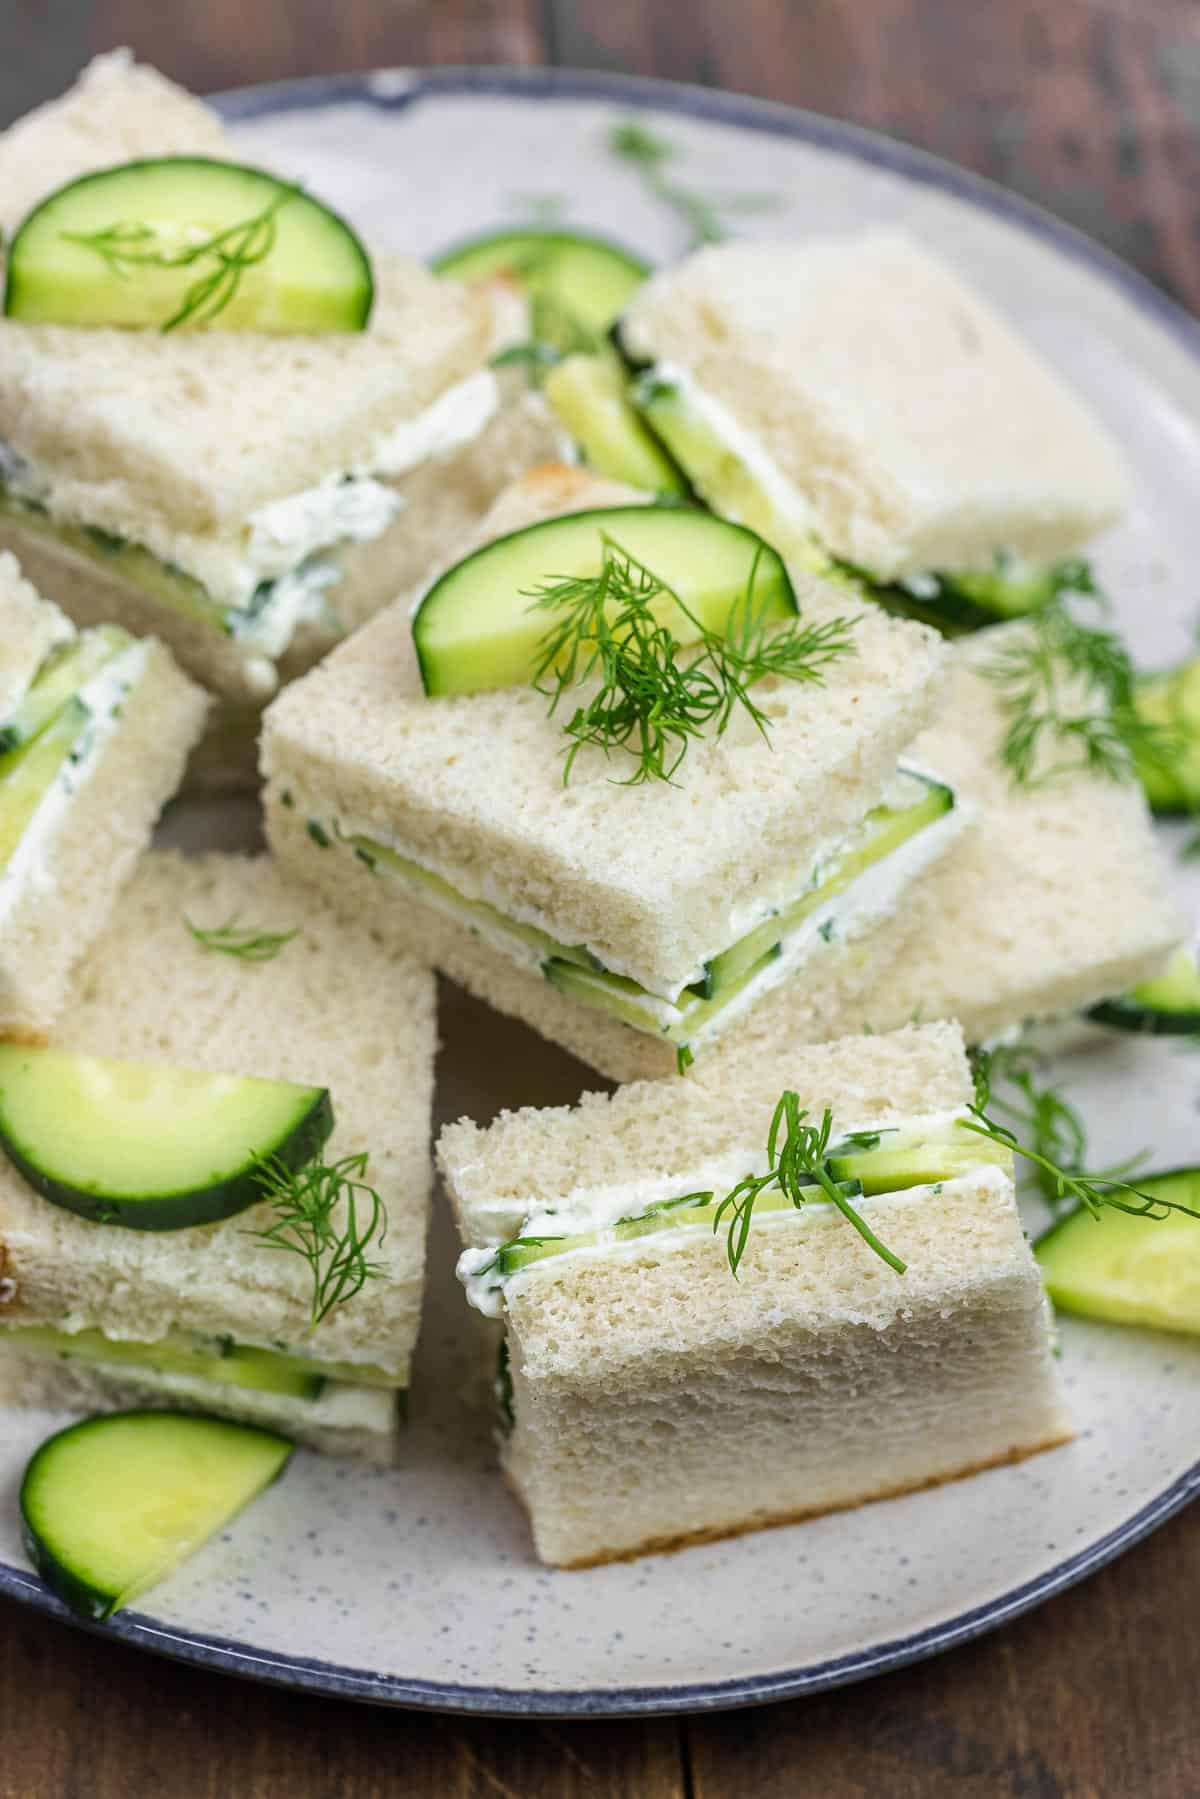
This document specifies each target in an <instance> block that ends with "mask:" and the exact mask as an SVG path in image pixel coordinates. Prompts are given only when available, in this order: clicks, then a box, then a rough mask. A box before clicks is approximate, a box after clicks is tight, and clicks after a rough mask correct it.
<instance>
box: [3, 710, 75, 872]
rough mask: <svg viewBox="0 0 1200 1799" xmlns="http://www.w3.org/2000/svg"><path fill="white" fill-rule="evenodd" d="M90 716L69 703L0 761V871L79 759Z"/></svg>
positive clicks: (10, 859)
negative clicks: (49, 795) (52, 789)
mask: <svg viewBox="0 0 1200 1799" xmlns="http://www.w3.org/2000/svg"><path fill="white" fill-rule="evenodd" d="M90 717H91V713H90V712H89V711H88V708H87V707H86V706H85V705H84V703H83V701H82V700H80V699H71V700H68V701H67V704H66V705H65V706H64V707H63V708H62V710H61V712H59V714H58V716H57V718H55V719H53V720H52V721H51V723H50V724H48V725H47V726H46V727H45V729H44V730H43V731H42V732H41V733H40V734H39V735H38V736H36V737H33V738H31V739H29V740H27V741H26V742H25V743H23V744H21V745H19V746H18V748H16V749H15V750H9V752H8V754H7V755H6V756H3V757H0V870H3V869H5V868H7V866H8V864H9V863H10V862H11V861H12V858H13V856H14V855H15V854H16V850H17V846H18V844H19V843H20V841H21V839H22V837H23V836H24V835H25V832H26V830H27V829H28V827H29V824H30V822H31V821H32V819H33V815H34V813H35V812H36V811H37V809H38V807H39V806H40V805H41V803H42V801H43V800H44V799H45V798H46V795H47V794H48V793H49V791H50V789H51V788H52V787H53V786H54V783H55V782H56V781H57V780H58V779H59V777H60V776H61V775H62V774H63V773H64V771H65V770H66V769H67V768H69V767H70V765H71V762H72V760H73V759H74V758H75V757H76V756H77V755H78V753H79V750H78V746H79V742H80V738H81V737H82V735H83V733H84V732H85V731H86V729H87V725H88V721H89V719H90Z"/></svg>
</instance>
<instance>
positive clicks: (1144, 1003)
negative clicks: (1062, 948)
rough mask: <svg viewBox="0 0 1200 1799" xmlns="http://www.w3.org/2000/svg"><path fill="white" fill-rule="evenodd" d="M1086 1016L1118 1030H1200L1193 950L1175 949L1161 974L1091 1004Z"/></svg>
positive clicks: (1171, 1033) (1199, 979)
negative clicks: (1114, 995)
mask: <svg viewBox="0 0 1200 1799" xmlns="http://www.w3.org/2000/svg"><path fill="white" fill-rule="evenodd" d="M1088 1016H1089V1017H1090V1018H1094V1019H1095V1020H1096V1022H1097V1023H1098V1024H1107V1025H1112V1026H1113V1027H1114V1028H1115V1029H1116V1030H1118V1031H1146V1032H1149V1033H1150V1035H1152V1036H1155V1037H1190V1036H1193V1035H1194V1034H1195V1033H1196V1032H1197V1031H1200V967H1197V965H1196V952H1195V951H1194V950H1192V949H1188V948H1186V947H1182V946H1181V947H1180V948H1179V949H1177V950H1176V951H1175V954H1174V955H1173V956H1172V957H1171V960H1170V961H1169V962H1168V963H1167V966H1166V968H1165V969H1164V970H1163V972H1162V974H1160V975H1154V976H1152V977H1151V979H1150V980H1148V981H1142V982H1141V984H1140V985H1139V986H1137V987H1131V988H1130V990H1129V992H1128V993H1123V994H1121V995H1120V996H1119V997H1118V998H1116V999H1106V1000H1102V1001H1101V1002H1100V1004H1099V1005H1098V1006H1092V1007H1091V1009H1090V1011H1089V1013H1088Z"/></svg>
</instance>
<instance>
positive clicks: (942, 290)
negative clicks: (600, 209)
mask: <svg viewBox="0 0 1200 1799" xmlns="http://www.w3.org/2000/svg"><path fill="white" fill-rule="evenodd" d="M620 341H621V344H622V346H623V348H624V350H625V353H626V355H627V356H628V358H629V359H630V361H631V362H632V363H633V364H634V365H635V367H636V369H637V371H638V373H637V376H636V379H635V381H634V384H633V389H632V394H633V399H634V402H635V404H636V405H637V406H638V407H639V408H640V410H641V413H642V416H643V418H644V419H645V420H646V422H647V423H648V424H649V425H650V426H651V427H652V428H653V429H654V430H655V431H656V432H657V433H658V435H659V436H660V437H661V439H662V441H663V443H664V444H665V446H666V447H667V449H668V450H669V451H670V452H671V454H672V455H673V456H674V458H675V460H676V461H677V462H678V463H679V464H680V465H681V467H682V468H683V469H684V471H685V473H686V474H687V475H688V477H689V478H690V480H691V482H692V485H693V486H694V487H695V489H696V490H697V491H698V492H699V493H700V494H701V495H702V496H703V497H704V499H705V500H706V501H707V502H708V504H709V505H710V506H712V507H713V509H714V510H715V511H717V512H720V513H722V514H723V515H724V516H726V517H728V518H736V519H742V520H744V521H745V522H746V523H748V524H751V525H754V526H755V527H756V528H757V529H758V530H760V531H762V532H763V534H764V536H766V537H768V538H769V539H770V540H771V542H773V543H776V544H779V545H781V546H787V547H788V548H789V550H791V551H793V552H795V553H796V554H797V555H798V556H799V557H800V558H802V559H803V560H806V561H808V562H809V563H810V564H811V566H812V567H814V568H815V569H818V570H823V571H825V572H829V571H831V570H832V571H833V572H835V573H837V574H838V575H839V576H840V577H841V578H843V579H845V580H846V581H847V582H848V583H849V584H850V585H851V586H853V587H855V588H857V589H858V590H860V591H863V592H865V593H867V594H869V595H870V596H871V597H872V598H875V599H878V600H881V601H882V602H883V603H884V604H886V605H888V606H890V607H892V608H894V609H896V610H899V611H901V612H905V613H908V614H910V615H912V616H916V617H921V618H924V619H926V620H928V621H929V622H932V623H934V624H936V625H937V626H938V627H939V628H940V629H945V630H949V631H952V632H957V631H961V630H964V629H974V628H975V627H977V626H979V625H981V624H991V623H995V622H996V621H997V620H998V619H1005V618H1009V617H1012V616H1013V615H1014V614H1017V613H1023V612H1027V611H1030V610H1032V609H1034V608H1035V607H1037V606H1039V605H1041V604H1043V603H1044V602H1045V601H1047V600H1048V599H1050V598H1052V597H1054V595H1055V594H1057V593H1058V592H1060V591H1062V590H1063V589H1070V588H1072V587H1075V586H1079V585H1081V584H1086V583H1087V580H1088V575H1087V571H1086V569H1085V568H1084V567H1082V566H1081V565H1080V563H1079V562H1078V559H1077V558H1078V552H1079V550H1080V549H1081V548H1082V547H1083V546H1084V545H1085V544H1086V543H1087V542H1088V540H1089V539H1090V538H1092V537H1093V536H1094V535H1095V534H1096V533H1097V532H1098V531H1100V530H1102V529H1103V528H1104V527H1105V526H1107V525H1109V524H1112V523H1113V522H1114V520H1115V519H1116V518H1117V517H1118V515H1119V513H1120V511H1121V509H1122V506H1123V503H1124V495H1125V483H1124V476H1123V473H1122V469H1121V464H1120V461H1119V458H1118V455H1117V453H1116V450H1115V448H1114V446H1113V445H1112V443H1111V442H1110V440H1109V439H1108V437H1107V435H1106V434H1105V433H1104V432H1103V431H1102V430H1101V429H1100V427H1099V426H1098V425H1097V424H1096V423H1095V421H1094V420H1092V419H1091V418H1090V417H1089V416H1088V414H1087V413H1086V412H1085V411H1084V409H1083V407H1082V405H1081V404H1080V402H1079V401H1078V400H1077V399H1076V398H1075V397H1074V395H1073V394H1071V393H1070V392H1069V391H1068V389H1067V388H1066V386H1065V385H1064V384H1063V383H1062V382H1061V381H1060V380H1059V379H1058V377H1057V376H1056V375H1055V373H1054V372H1053V371H1052V370H1051V369H1050V368H1049V367H1048V366H1047V365H1046V364H1045V363H1043V362H1042V361H1041V360H1040V358H1039V357H1038V356H1036V355H1035V353H1034V352H1033V351H1032V350H1031V349H1030V348H1029V346H1027V345H1026V344H1025V343H1024V342H1022V341H1021V339H1020V338H1019V337H1018V336H1017V335H1016V334H1015V332H1014V331H1013V330H1012V329H1011V328H1010V326H1009V325H1008V324H1007V323H1006V322H1005V321H1004V320H1003V319H1002V318H1000V317H999V316H998V315H997V314H996V313H995V312H993V311H992V310H991V308H990V307H988V306H987V305H985V304H984V302H983V301H982V300H981V299H980V298H979V296H978V295H977V294H975V293H974V292H973V291H972V290H971V289H970V288H969V287H968V286H967V285H966V284H965V283H964V282H963V281H962V280H961V279H960V278H959V276H958V275H957V274H956V273H955V272H954V271H952V270H951V269H949V268H947V267H946V266H944V265H943V264H942V263H940V262H939V261H937V260H935V258H933V257H932V256H930V255H928V254H927V253H926V252H925V251H924V250H923V249H921V248H920V247H919V246H918V245H917V244H916V243H914V242H911V241H910V240H908V239H906V238H905V237H903V236H901V235H900V234H898V233H893V232H882V231H876V232H873V233H870V234H868V235H866V236H862V237H858V238H851V239H845V240H837V241H834V240H829V241H825V240H820V239H817V240H812V241H809V242H802V243H794V244H774V245H772V244H730V245H719V246H717V247H715V248H708V249H704V250H701V251H700V252H698V253H697V254H696V255H694V256H692V257H689V258H688V259H687V260H686V261H685V262H684V263H682V264H681V265H680V266H679V267H678V268H675V269H669V270H666V271H665V272H664V273H662V274H659V275H657V276H655V277H653V278H652V279H651V280H650V281H649V282H647V283H646V285H645V286H644V287H642V288H641V289H639V290H638V292H637V293H636V294H635V295H634V296H633V299H632V301H631V303H630V305H629V307H628V309H627V311H626V313H625V315H624V318H623V320H622V322H621V325H620Z"/></svg>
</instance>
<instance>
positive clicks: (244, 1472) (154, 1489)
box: [21, 1412, 294, 1622]
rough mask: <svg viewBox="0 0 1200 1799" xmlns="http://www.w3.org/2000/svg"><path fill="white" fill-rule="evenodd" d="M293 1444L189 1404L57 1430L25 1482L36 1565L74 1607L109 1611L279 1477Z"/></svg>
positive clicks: (24, 1516) (105, 1614)
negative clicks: (197, 1411)
mask: <svg viewBox="0 0 1200 1799" xmlns="http://www.w3.org/2000/svg"><path fill="white" fill-rule="evenodd" d="M293 1447H294V1445H293V1444H292V1443H290V1442H289V1441H288V1439H287V1438H286V1437H280V1436H277V1435H276V1433H275V1432H274V1431H268V1430H258V1429H256V1428H254V1427H253V1426H251V1425H248V1424H232V1423H229V1422H227V1421H226V1420H224V1419H220V1418H207V1417H203V1416H200V1415H198V1414H193V1413H187V1412H113V1413H110V1414H109V1415H108V1416H107V1417H104V1418H85V1419H84V1420H83V1422H82V1423H80V1424H72V1425H68V1427H67V1429H66V1430H60V1431H59V1432H58V1433H57V1435H55V1436H53V1437H51V1438H49V1440H48V1441H47V1442H45V1443H43V1444H42V1446H41V1448H40V1449H39V1450H38V1451H37V1452H36V1453H35V1455H34V1456H33V1458H32V1460H31V1461H30V1463H29V1466H28V1467H27V1468H26V1470H25V1478H24V1480H23V1481H22V1482H21V1524H22V1533H23V1535H24V1539H25V1547H26V1550H27V1552H28V1554H29V1558H30V1560H31V1561H32V1563H33V1565H34V1567H35V1568H36V1569H37V1571H38V1573H39V1574H40V1575H41V1577H42V1579H43V1580H44V1581H45V1582H46V1584H47V1586H48V1587H50V1588H51V1590H52V1591H53V1592H55V1593H57V1595H58V1597H59V1598H60V1599H61V1600H63V1602H64V1603H65V1604H66V1605H69V1606H70V1607H71V1609H72V1611H76V1612H79V1613H80V1614H81V1615H82V1616H83V1617H85V1618H92V1619H94V1620H96V1621H97V1622H98V1621H100V1620H102V1619H104V1618H111V1616H112V1614H113V1613H114V1612H115V1611H119V1610H120V1608H121V1607H122V1606H125V1605H128V1604H129V1603H130V1601H131V1600H133V1599H136V1598H137V1597H138V1595H139V1594H141V1593H144V1592H146V1591H147V1589H148V1588H150V1587H152V1586H155V1585H156V1584H157V1583H158V1582H159V1581H160V1580H162V1579H164V1577H165V1576H166V1575H168V1574H170V1573H172V1572H173V1570H174V1569H175V1568H177V1567H178V1566H179V1564H180V1563H181V1562H182V1561H184V1560H185V1559H186V1558H187V1557H188V1556H189V1555H192V1554H193V1553H194V1552H195V1551H196V1550H197V1549H199V1548H200V1547H201V1545H202V1544H204V1543H206V1542H207V1541H208V1539H209V1538H210V1537H212V1536H215V1535H216V1533H217V1531H219V1530H220V1529H221V1528H222V1526H223V1525H225V1524H227V1523H228V1522H229V1520H230V1519H231V1518H232V1517H233V1516H234V1515H235V1513H237V1512H240V1511H241V1509H242V1507H243V1506H244V1505H247V1504H248V1503H249V1501H250V1500H251V1499H253V1498H254V1497H255V1495H256V1494H258V1493H261V1492H262V1490H263V1489H264V1487H268V1486H269V1485H270V1484H271V1482H272V1481H273V1480H276V1479H278V1477H279V1475H280V1474H282V1472H283V1470H284V1468H285V1467H286V1465H287V1462H288V1459H289V1458H290V1456H291V1453H292V1449H293Z"/></svg>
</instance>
